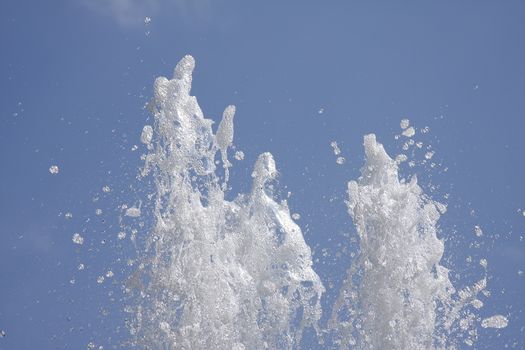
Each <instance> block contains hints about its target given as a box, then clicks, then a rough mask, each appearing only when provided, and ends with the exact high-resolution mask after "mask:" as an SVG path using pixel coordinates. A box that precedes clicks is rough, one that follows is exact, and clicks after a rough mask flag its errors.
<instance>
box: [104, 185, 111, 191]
mask: <svg viewBox="0 0 525 350" xmlns="http://www.w3.org/2000/svg"><path fill="white" fill-rule="evenodd" d="M110 191H111V188H109V186H107V185H106V186H104V187H102V192H104V193H109V192H110Z"/></svg>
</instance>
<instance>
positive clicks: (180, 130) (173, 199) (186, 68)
mask: <svg viewBox="0 0 525 350" xmlns="http://www.w3.org/2000/svg"><path fill="white" fill-rule="evenodd" d="M194 66H195V62H194V60H193V58H192V57H191V56H186V57H184V58H183V59H182V60H181V61H180V62H179V63H178V65H177V66H176V68H175V71H174V77H173V79H171V80H169V79H167V78H164V77H161V78H158V79H157V80H156V81H155V94H154V99H153V101H152V102H151V103H150V110H151V111H152V113H153V115H154V119H155V120H154V125H153V126H149V125H146V126H145V127H144V129H143V132H142V135H141V141H142V142H143V143H144V144H145V145H146V146H147V149H148V153H147V155H145V156H144V160H145V165H144V168H143V170H142V173H141V175H142V176H148V175H152V177H153V179H154V183H155V188H156V193H155V196H154V197H155V208H154V219H155V224H154V227H153V228H152V231H151V232H150V234H149V238H148V240H147V243H146V247H145V249H144V251H143V252H142V256H141V258H140V259H139V261H140V262H141V263H140V264H139V267H138V270H137V271H135V273H134V274H133V276H132V277H131V278H130V280H129V281H128V283H127V289H128V290H129V291H132V290H134V291H137V293H136V294H137V297H138V299H139V301H138V302H136V303H134V304H133V305H134V309H133V312H134V315H135V317H134V320H133V322H132V323H131V324H130V325H129V326H130V330H131V332H132V334H133V335H134V339H135V340H134V345H135V346H138V347H139V348H148V349H292V348H299V347H301V339H302V336H303V333H304V331H305V329H306V328H308V327H312V328H313V329H315V330H316V331H317V337H318V338H317V340H318V341H320V342H321V343H322V342H323V340H330V341H332V340H333V341H334V343H335V346H336V347H338V348H341V349H347V348H357V349H415V350H417V349H455V348H457V347H458V344H459V342H461V341H463V342H464V343H466V344H468V345H472V344H473V343H474V342H475V340H476V338H477V330H476V327H477V323H480V322H482V321H481V319H480V318H478V317H476V316H475V315H474V314H473V313H472V311H471V309H477V308H480V307H482V306H483V303H482V302H481V301H480V300H478V299H477V295H478V294H479V293H480V292H482V291H484V290H485V288H486V282H487V281H486V278H483V279H481V280H480V281H478V282H477V283H476V284H474V285H473V286H470V287H466V288H464V289H462V290H459V291H456V290H455V288H454V287H453V285H452V283H451V281H450V279H449V276H448V275H449V270H448V269H447V268H446V267H444V266H443V265H441V260H442V257H443V253H444V244H443V241H442V240H441V239H440V238H439V237H438V230H437V222H438V220H439V218H440V214H442V213H444V212H445V210H446V206H444V205H443V204H440V203H437V202H435V201H433V200H432V199H430V198H429V197H428V196H426V195H425V194H424V193H423V191H422V189H421V188H420V187H419V185H418V184H417V179H416V177H413V178H412V179H411V180H410V181H409V182H405V181H404V180H400V179H399V176H398V165H399V164H400V163H401V162H402V161H403V160H404V161H406V160H407V159H406V156H405V159H403V160H401V159H398V160H397V161H394V160H393V159H391V158H390V157H389V156H388V155H387V153H386V152H385V150H384V148H383V146H382V145H381V144H379V143H378V142H377V141H376V138H375V136H374V135H367V136H365V142H364V145H365V153H366V163H365V165H364V166H363V168H362V170H361V172H362V175H361V177H360V178H359V179H358V181H351V182H349V183H348V193H349V199H348V201H347V205H348V211H349V214H350V215H351V217H352V219H353V221H354V223H355V225H356V227H357V232H358V236H359V240H360V242H359V244H360V253H359V256H358V258H356V259H355V261H354V262H353V263H352V265H351V268H350V269H349V271H348V272H347V280H346V282H345V283H344V285H343V287H342V288H341V290H340V294H339V298H338V299H337V301H336V303H335V305H334V307H333V310H332V315H331V319H330V322H329V324H328V327H327V328H326V329H320V326H319V325H318V322H319V320H320V318H321V312H322V310H321V304H320V299H321V296H322V295H323V293H324V291H325V289H324V287H323V284H322V283H321V280H320V278H319V276H318V275H317V274H316V272H315V271H314V270H313V268H312V257H311V251H310V248H309V247H308V245H307V244H306V243H305V241H304V238H303V235H302V232H301V229H300V228H299V226H298V225H297V224H296V223H295V222H294V219H295V220H298V219H299V218H300V216H299V215H298V214H294V215H290V211H289V209H288V206H287V203H286V201H285V200H283V201H281V202H278V201H277V200H276V198H275V196H274V194H273V185H272V182H273V181H274V179H275V178H276V177H277V175H278V172H277V168H276V164H275V161H274V159H273V157H272V155H271V154H270V153H263V154H261V155H260V156H259V157H258V159H257V161H256V164H255V166H254V170H253V172H252V178H253V180H252V181H253V183H252V189H251V191H250V192H249V193H246V194H240V195H238V196H237V197H236V198H235V199H234V200H231V201H230V200H226V199H225V192H226V190H227V188H228V186H227V182H228V178H229V168H230V167H231V166H232V164H231V163H230V162H229V160H228V150H229V149H230V148H232V143H233V135H234V126H233V119H234V115H235V107H234V106H228V107H226V109H225V111H224V113H223V118H222V121H221V122H220V124H219V126H218V128H217V130H216V132H215V133H214V131H213V128H212V126H213V121H212V120H211V119H207V118H205V117H204V115H203V113H202V111H201V109H200V107H199V105H198V103H197V100H196V98H195V97H194V96H191V95H190V89H191V82H192V71H193V69H194ZM405 124H406V125H402V127H403V126H405V127H404V129H405V132H406V131H407V130H414V129H413V127H409V124H408V121H407V122H406V123H405ZM411 132H412V131H410V133H411ZM405 136H407V137H411V136H413V135H408V134H407V135H405ZM241 154H242V153H241V152H240V151H237V153H236V154H235V159H237V160H239V159H243V158H244V154H242V156H241ZM217 155H219V156H220V161H219V160H218V159H216V158H217ZM221 162H222V170H221V169H220V168H218V167H217V166H216V165H218V164H220V163H221ZM141 204H142V202H141ZM125 208H127V206H126V207H125ZM125 208H124V209H125ZM130 210H132V211H133V212H130ZM125 215H127V216H130V217H133V218H137V217H139V216H140V215H141V211H140V205H139V207H138V208H137V207H131V208H127V210H126V212H125ZM119 235H120V234H119ZM124 237H125V234H124V235H123V236H122V238H124ZM133 237H134V234H133ZM119 239H120V236H119ZM133 242H135V240H134V239H133ZM106 276H107V275H106ZM107 277H110V276H107ZM102 278H104V276H102ZM502 317H503V316H502ZM494 320H495V321H494ZM505 320H506V319H505ZM483 322H484V323H482V326H483V327H504V326H506V321H505V322H503V321H502V319H500V318H496V319H490V320H489V321H487V319H486V320H485V321H483ZM330 337H332V338H330ZM329 338H330V339H329Z"/></svg>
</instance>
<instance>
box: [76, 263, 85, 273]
mask: <svg viewBox="0 0 525 350" xmlns="http://www.w3.org/2000/svg"><path fill="white" fill-rule="evenodd" d="M85 268H86V267H85V266H84V264H82V263H80V264H78V270H79V271H82V270H84V269H85Z"/></svg>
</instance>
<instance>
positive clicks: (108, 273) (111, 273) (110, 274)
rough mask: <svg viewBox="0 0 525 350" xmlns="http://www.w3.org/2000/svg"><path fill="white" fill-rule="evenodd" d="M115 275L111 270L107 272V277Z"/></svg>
mask: <svg viewBox="0 0 525 350" xmlns="http://www.w3.org/2000/svg"><path fill="white" fill-rule="evenodd" d="M113 276H114V274H113V271H111V270H109V271H108V272H106V277H107V278H111V277H113Z"/></svg>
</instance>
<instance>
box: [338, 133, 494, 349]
mask: <svg viewBox="0 0 525 350" xmlns="http://www.w3.org/2000/svg"><path fill="white" fill-rule="evenodd" d="M364 146H365V154H366V163H365V165H364V166H363V168H362V169H361V177H360V178H359V180H358V181H350V182H349V183H348V194H349V200H348V202H347V205H348V211H349V213H350V215H351V216H352V219H353V220H354V223H355V225H356V228H357V232H358V235H359V239H360V243H359V244H360V255H359V258H358V259H357V260H356V261H355V262H354V264H353V265H352V267H351V268H350V270H349V271H348V277H347V281H346V283H345V285H344V286H343V288H342V290H341V293H340V296H339V298H338V300H337V302H336V304H335V307H334V310H333V314H332V318H331V327H332V329H334V330H335V331H336V333H337V337H339V339H338V343H339V344H340V346H341V348H348V347H356V348H357V349H453V348H455V347H456V345H457V342H458V341H459V340H460V339H464V341H465V342H466V343H469V342H471V343H473V342H474V340H475V338H476V335H477V333H476V328H475V322H474V316H473V314H472V313H471V312H470V311H469V309H468V308H466V306H467V305H468V303H470V302H471V301H473V300H475V296H476V295H477V294H478V293H479V292H481V291H482V290H483V289H484V288H485V287H486V280H485V279H482V280H481V281H480V282H478V283H477V284H476V285H475V286H473V287H468V288H465V289H464V290H461V291H459V292H457V293H456V291H455V289H454V287H453V286H452V283H451V281H450V279H449V277H448V274H449V270H448V269H447V268H446V267H444V266H442V265H441V264H440V262H441V259H442V257H443V252H444V244H443V241H442V240H441V239H439V238H438V236H437V233H438V232H437V221H438V219H439V217H440V211H439V209H440V208H443V207H444V206H443V205H441V204H440V203H437V202H435V201H433V200H431V199H430V198H429V197H427V196H426V195H425V194H424V193H423V191H422V189H421V188H420V187H419V186H418V184H417V179H416V177H415V176H414V177H413V178H412V179H411V181H409V182H408V183H405V181H404V180H403V181H400V179H399V176H398V163H397V162H396V161H394V160H392V159H391V158H390V157H389V156H388V155H387V153H386V152H385V150H384V148H383V146H382V145H381V144H379V143H378V142H377V141H376V137H375V135H367V136H365V138H364Z"/></svg>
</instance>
